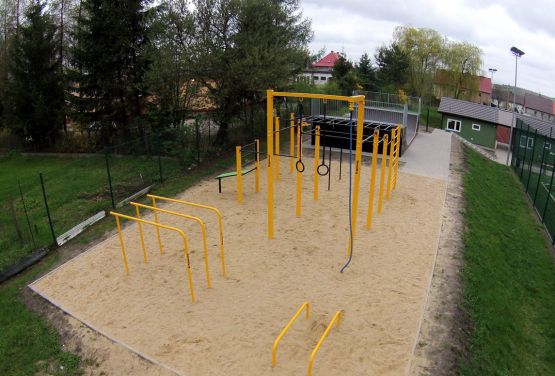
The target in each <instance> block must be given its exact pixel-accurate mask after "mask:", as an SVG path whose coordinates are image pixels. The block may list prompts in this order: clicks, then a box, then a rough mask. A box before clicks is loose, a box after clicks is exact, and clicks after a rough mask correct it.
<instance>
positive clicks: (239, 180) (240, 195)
mask: <svg viewBox="0 0 555 376" xmlns="http://www.w3.org/2000/svg"><path fill="white" fill-rule="evenodd" d="M235 165H236V166H237V202H238V203H240V204H241V203H242V202H243V173H242V171H241V147H240V146H236V147H235Z"/></svg>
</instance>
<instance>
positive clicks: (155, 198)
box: [146, 194, 226, 277]
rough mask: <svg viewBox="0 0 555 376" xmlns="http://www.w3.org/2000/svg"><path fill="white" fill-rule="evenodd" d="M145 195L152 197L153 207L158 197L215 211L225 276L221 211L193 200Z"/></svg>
mask: <svg viewBox="0 0 555 376" xmlns="http://www.w3.org/2000/svg"><path fill="white" fill-rule="evenodd" d="M146 197H150V198H152V202H153V205H152V206H153V207H156V200H157V199H158V200H162V201H168V202H175V203H176V204H182V205H188V206H193V207H196V208H201V209H207V210H211V211H213V212H214V213H216V216H217V217H218V225H219V228H220V253H221V257H222V275H223V276H224V277H225V275H226V271H225V251H224V227H223V220H222V213H221V212H220V211H219V210H218V209H216V208H215V207H213V206H208V205H202V204H197V203H195V202H189V201H183V200H178V199H175V198H169V197H163V196H156V195H151V194H147V195H146ZM154 213H155V215H156V212H154Z"/></svg>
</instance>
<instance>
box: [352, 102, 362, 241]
mask: <svg viewBox="0 0 555 376" xmlns="http://www.w3.org/2000/svg"><path fill="white" fill-rule="evenodd" d="M358 98H359V99H358V102H357V103H358V112H357V115H358V116H357V141H356V153H355V183H354V186H353V203H352V204H353V206H352V208H351V220H352V229H353V237H354V236H355V234H356V231H357V215H358V195H359V191H360V175H361V168H362V137H363V130H364V96H358ZM349 249H350V248H349Z"/></svg>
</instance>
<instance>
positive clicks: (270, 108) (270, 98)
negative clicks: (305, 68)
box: [266, 90, 274, 239]
mask: <svg viewBox="0 0 555 376" xmlns="http://www.w3.org/2000/svg"><path fill="white" fill-rule="evenodd" d="M273 119H274V91H273V90H266V136H267V139H266V146H267V147H266V148H267V149H268V150H267V154H268V239H273V238H274V171H273V168H274V166H273V163H272V157H273V154H274V125H273V124H272V121H273Z"/></svg>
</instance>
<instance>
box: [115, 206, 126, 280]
mask: <svg viewBox="0 0 555 376" xmlns="http://www.w3.org/2000/svg"><path fill="white" fill-rule="evenodd" d="M116 225H117V227H118V235H119V244H120V245H121V254H122V255H123V264H124V265H125V273H126V274H127V275H129V264H128V263H127V255H126V254H125V245H124V244H123V236H121V225H120V223H119V218H118V217H116Z"/></svg>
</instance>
